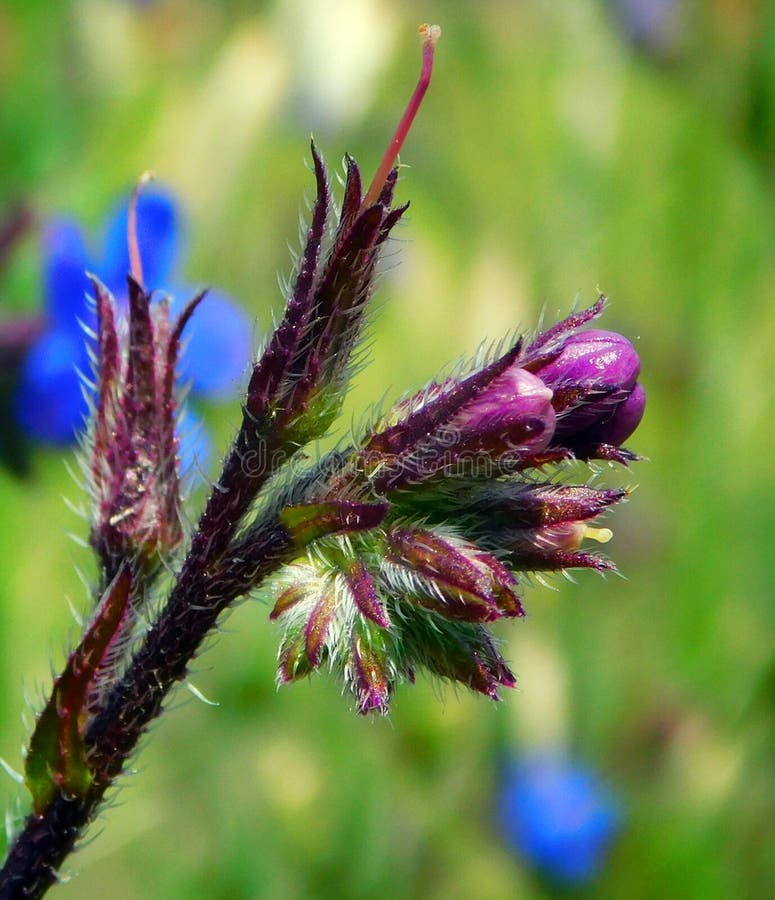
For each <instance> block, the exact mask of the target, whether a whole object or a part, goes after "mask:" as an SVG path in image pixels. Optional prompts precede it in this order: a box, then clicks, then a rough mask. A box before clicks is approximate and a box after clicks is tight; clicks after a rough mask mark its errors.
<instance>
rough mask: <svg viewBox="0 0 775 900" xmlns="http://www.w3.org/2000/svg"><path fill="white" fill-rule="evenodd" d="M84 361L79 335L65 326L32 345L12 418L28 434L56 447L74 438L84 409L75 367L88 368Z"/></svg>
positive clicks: (85, 358) (85, 370)
mask: <svg viewBox="0 0 775 900" xmlns="http://www.w3.org/2000/svg"><path fill="white" fill-rule="evenodd" d="M88 365H89V363H88V358H87V355H86V347H85V343H84V340H83V337H79V336H77V335H76V334H73V333H72V332H70V331H68V330H66V329H63V330H57V331H50V332H48V333H46V334H44V335H43V336H42V337H41V338H39V339H38V340H37V341H36V342H35V343H34V344H33V345H32V347H31V348H30V350H29V352H28V353H27V356H26V357H25V359H24V362H23V363H22V368H21V371H20V373H19V384H18V386H17V389H16V396H15V397H14V413H15V416H16V420H17V422H18V423H19V426H20V427H21V429H22V430H23V431H24V432H25V433H26V434H27V435H28V436H29V437H31V438H32V439H33V440H36V441H40V442H42V443H44V444H54V445H56V446H60V447H61V446H67V445H69V444H72V443H73V442H74V440H75V438H76V435H77V434H78V432H79V431H82V430H83V426H84V417H85V415H86V413H87V412H88V404H87V403H86V401H85V400H84V397H83V393H82V389H81V385H82V382H81V379H80V377H79V375H78V370H80V371H81V372H88V371H89V369H88Z"/></svg>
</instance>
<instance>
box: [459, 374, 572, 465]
mask: <svg viewBox="0 0 775 900" xmlns="http://www.w3.org/2000/svg"><path fill="white" fill-rule="evenodd" d="M554 424H555V412H554V408H553V407H552V391H551V388H549V387H547V385H546V384H545V383H544V382H543V381H542V380H541V379H540V378H537V377H536V376H535V375H531V374H530V372H528V371H527V370H525V369H522V368H520V367H519V366H511V367H510V368H508V369H506V371H505V372H504V373H503V374H502V375H500V376H498V377H497V378H496V379H494V380H493V381H492V382H491V383H490V384H489V385H488V386H487V387H486V388H485V389H484V390H483V391H481V392H480V393H479V394H478V395H477V396H476V397H475V398H474V399H472V400H471V401H470V402H469V403H467V404H466V405H465V406H463V408H462V409H461V410H460V412H459V413H458V414H457V416H456V417H455V419H454V420H453V422H452V426H453V427H457V428H459V429H460V443H461V445H463V446H464V447H465V448H466V449H468V448H469V447H470V448H476V449H479V448H482V449H484V448H486V447H488V445H492V444H505V445H509V446H512V445H519V446H520V448H522V449H524V450H532V451H536V450H543V449H544V448H545V447H546V446H547V445H548V444H549V442H550V441H551V439H552V434H553V433H554Z"/></svg>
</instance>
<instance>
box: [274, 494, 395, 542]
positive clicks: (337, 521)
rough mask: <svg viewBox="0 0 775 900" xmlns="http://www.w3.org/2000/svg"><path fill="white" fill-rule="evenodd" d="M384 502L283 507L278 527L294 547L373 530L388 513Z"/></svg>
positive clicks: (330, 502)
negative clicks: (350, 533)
mask: <svg viewBox="0 0 775 900" xmlns="http://www.w3.org/2000/svg"><path fill="white" fill-rule="evenodd" d="M388 509H389V506H388V504H387V503H356V502H353V501H349V500H329V501H325V502H323V503H302V504H299V505H298V506H286V507H285V509H284V510H283V511H282V512H281V513H280V524H281V525H282V526H283V528H285V529H286V531H288V533H289V534H290V536H291V539H292V540H293V543H294V546H296V547H297V548H303V547H306V546H307V544H310V543H311V542H312V541H316V540H319V539H320V538H322V537H325V536H326V535H329V534H342V533H347V532H353V531H365V530H368V529H369V528H376V526H377V525H379V524H380V523H381V522H382V521H383V520H384V518H385V516H386V515H387V513H388Z"/></svg>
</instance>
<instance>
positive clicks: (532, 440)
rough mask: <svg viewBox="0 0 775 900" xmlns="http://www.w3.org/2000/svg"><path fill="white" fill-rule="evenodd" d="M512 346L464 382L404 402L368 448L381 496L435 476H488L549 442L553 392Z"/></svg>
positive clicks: (370, 470) (368, 462) (366, 456)
mask: <svg viewBox="0 0 775 900" xmlns="http://www.w3.org/2000/svg"><path fill="white" fill-rule="evenodd" d="M519 351H520V346H519V344H517V345H516V346H515V347H512V348H511V350H509V351H508V352H507V353H506V354H504V355H503V356H502V357H500V358H499V359H497V360H495V361H494V362H492V363H490V364H489V365H487V366H485V367H484V368H482V369H479V370H478V371H476V372H474V373H473V374H471V375H469V376H468V377H467V378H464V379H463V380H461V381H455V380H453V379H449V380H448V381H446V382H444V383H443V384H441V385H438V384H432V385H431V386H430V387H429V388H426V389H425V390H424V391H421V392H420V393H418V394H415V395H414V396H413V397H411V398H410V399H409V400H404V401H402V402H401V403H400V404H398V406H397V407H396V408H395V409H394V410H393V411H392V413H391V414H389V415H388V417H387V419H386V421H385V422H383V423H382V424H383V428H382V430H378V431H376V432H375V433H374V434H372V435H371V436H370V437H369V439H368V440H367V441H366V443H365V446H364V449H363V452H362V459H363V465H364V467H365V469H366V471H367V472H368V473H369V474H372V473H373V477H372V484H373V486H374V488H375V489H376V490H377V491H379V492H383V491H386V490H389V489H395V488H397V487H400V486H402V485H403V484H406V483H407V482H417V481H422V480H425V479H428V478H430V477H432V476H433V475H436V474H438V473H440V472H444V473H457V474H460V473H461V472H462V471H465V470H467V469H472V468H476V467H479V466H480V465H481V463H482V462H484V464H485V465H486V467H487V468H488V469H489V470H490V473H491V474H492V473H494V472H496V471H499V470H500V469H501V468H503V467H506V466H509V465H511V464H512V462H514V461H519V460H520V459H523V458H526V457H533V456H535V455H536V454H538V453H540V452H541V451H543V450H545V449H546V447H547V446H548V445H549V443H550V442H551V439H552V434H553V432H554V424H555V412H554V407H553V406H552V392H551V390H550V389H549V388H548V387H547V386H546V385H545V384H544V383H543V382H542V381H541V379H540V378H537V377H536V376H535V375H532V374H531V373H530V372H528V371H526V370H525V369H523V368H520V367H519V366H518V365H516V364H515V359H516V358H517V356H518V355H519Z"/></svg>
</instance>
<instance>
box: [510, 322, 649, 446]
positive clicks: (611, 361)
mask: <svg viewBox="0 0 775 900" xmlns="http://www.w3.org/2000/svg"><path fill="white" fill-rule="evenodd" d="M526 365H527V367H528V368H529V369H530V370H531V371H532V372H534V373H535V374H536V375H537V376H538V377H540V379H541V380H542V381H543V382H544V383H545V384H546V385H548V386H549V387H551V388H552V390H553V392H554V395H553V400H552V403H553V406H554V409H555V410H556V412H557V426H556V429H555V437H556V439H557V443H560V444H568V445H569V446H571V447H572V448H573V449H575V448H576V447H577V446H581V445H582V444H587V443H588V444H590V445H592V444H594V443H596V442H597V443H616V444H618V443H620V442H621V440H624V438H625V437H628V436H629V435H630V434H631V433H632V431H633V430H634V429H635V426H636V425H637V424H638V421H640V417H639V415H638V410H639V411H640V413H641V414H642V411H643V406H644V405H645V394H644V393H643V390H642V388H641V389H640V391H639V394H638V396H639V398H640V399H639V400H637V401H636V402H634V403H633V406H632V407H628V412H627V413H626V414H625V415H624V417H623V420H622V426H619V425H617V426H616V427H614V428H613V429H611V430H610V434H609V432H608V431H606V429H601V431H600V434H599V435H595V440H593V439H592V437H591V435H593V434H595V431H594V429H597V427H598V426H600V425H601V424H602V423H604V422H609V421H611V420H612V418H613V417H614V414H615V413H616V411H617V409H618V407H619V406H620V405H622V404H623V403H625V401H627V400H628V399H629V397H630V395H631V394H632V393H633V389H634V387H635V384H636V381H637V378H638V374H639V372H640V359H639V358H638V354H637V353H636V352H635V348H634V347H633V346H632V344H631V343H630V342H629V341H628V340H627V338H625V337H623V336H622V335H620V334H617V333H616V332H612V331H599V330H594V329H593V330H591V331H584V332H580V333H575V334H571V335H570V336H569V337H567V338H566V339H565V340H564V341H563V342H562V343H561V345H560V347H559V348H558V350H557V351H556V352H554V353H552V354H550V355H549V356H548V358H547V356H543V357H539V358H538V359H536V360H534V361H532V362H528V363H526ZM625 426H626V427H625ZM630 426H631V427H630ZM627 427H630V430H629V431H627V430H626V428H627ZM582 433H584V435H585V440H581V441H580V440H579V439H578V438H577V436H578V435H581V434H582ZM622 434H624V437H621V435H622ZM609 437H615V438H619V440H617V441H615V442H614V441H612V440H609V439H608V438H609ZM568 438H573V440H572V441H568Z"/></svg>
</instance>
